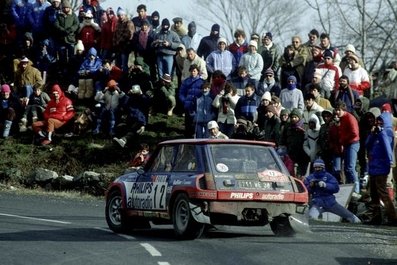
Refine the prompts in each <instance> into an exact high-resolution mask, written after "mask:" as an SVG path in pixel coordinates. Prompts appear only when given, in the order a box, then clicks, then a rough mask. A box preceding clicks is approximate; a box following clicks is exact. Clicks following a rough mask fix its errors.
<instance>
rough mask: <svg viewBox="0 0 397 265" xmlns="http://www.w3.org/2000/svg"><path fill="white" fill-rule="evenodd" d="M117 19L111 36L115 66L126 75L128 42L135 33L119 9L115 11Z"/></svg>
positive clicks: (124, 14)
mask: <svg viewBox="0 0 397 265" xmlns="http://www.w3.org/2000/svg"><path fill="white" fill-rule="evenodd" d="M117 17H118V20H117V25H116V29H115V31H114V34H113V49H114V52H115V54H116V65H117V66H118V67H119V68H121V70H123V72H124V73H125V74H127V73H128V57H129V54H130V52H131V45H130V44H131V43H130V42H131V40H132V37H133V34H134V32H135V26H134V23H132V21H131V20H129V19H128V16H127V13H126V12H125V11H124V9H122V8H121V7H119V8H118V9H117Z"/></svg>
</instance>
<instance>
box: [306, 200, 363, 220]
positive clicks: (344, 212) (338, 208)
mask: <svg viewBox="0 0 397 265" xmlns="http://www.w3.org/2000/svg"><path fill="white" fill-rule="evenodd" d="M324 212H330V213H333V214H336V215H338V216H340V217H342V218H345V219H346V220H348V221H349V222H351V223H361V221H360V219H359V218H358V217H357V216H355V215H354V214H353V213H352V212H350V211H349V210H348V209H346V208H345V207H343V206H342V205H340V204H339V203H335V204H334V205H333V206H332V207H329V208H324V207H319V206H317V205H315V204H314V205H312V207H311V208H310V210H309V216H310V217H311V218H313V219H318V217H319V215H320V214H322V213H324Z"/></svg>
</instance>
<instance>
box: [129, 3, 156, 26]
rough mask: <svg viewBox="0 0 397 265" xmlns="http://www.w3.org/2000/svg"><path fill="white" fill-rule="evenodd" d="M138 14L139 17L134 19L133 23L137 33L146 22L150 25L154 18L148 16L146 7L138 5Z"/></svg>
mask: <svg viewBox="0 0 397 265" xmlns="http://www.w3.org/2000/svg"><path fill="white" fill-rule="evenodd" d="M136 12H137V13H138V16H136V17H133V18H132V23H134V27H135V30H136V31H138V30H140V29H141V27H142V25H143V22H144V21H145V22H147V23H149V25H150V24H151V22H152V17H151V16H149V15H148V14H147V8H146V5H144V4H140V5H138V6H137V8H136Z"/></svg>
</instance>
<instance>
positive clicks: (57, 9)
mask: <svg viewBox="0 0 397 265" xmlns="http://www.w3.org/2000/svg"><path fill="white" fill-rule="evenodd" d="M61 12H62V8H61V0H51V5H50V6H48V7H47V8H46V9H45V10H44V14H43V23H44V28H45V29H46V30H45V31H44V32H42V33H43V34H44V35H45V36H44V38H48V39H49V40H50V44H51V47H52V48H54V47H53V45H54V35H55V32H56V29H55V21H56V20H57V16H58V14H60V13H61Z"/></svg>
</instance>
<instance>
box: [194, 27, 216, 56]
mask: <svg viewBox="0 0 397 265" xmlns="http://www.w3.org/2000/svg"><path fill="white" fill-rule="evenodd" d="M219 31H220V26H219V25H218V24H214V25H212V27H211V32H210V35H209V36H206V37H203V38H202V39H201V41H200V44H199V46H198V48H197V54H198V56H200V57H202V58H203V59H204V60H205V59H206V58H207V57H208V55H210V53H211V52H213V51H215V50H216V49H217V47H218V39H219V33H220V32H219Z"/></svg>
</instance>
